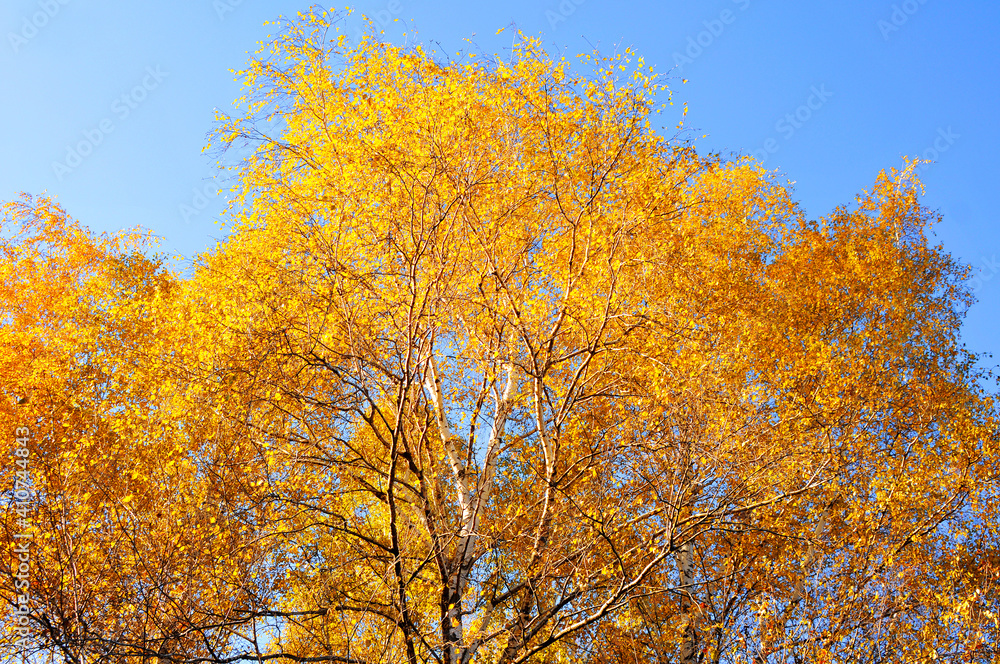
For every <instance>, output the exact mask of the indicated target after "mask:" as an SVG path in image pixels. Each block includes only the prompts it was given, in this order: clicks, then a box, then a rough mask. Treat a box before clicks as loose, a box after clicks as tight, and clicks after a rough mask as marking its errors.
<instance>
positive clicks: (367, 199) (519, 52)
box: [5, 10, 998, 664]
mask: <svg viewBox="0 0 1000 664" xmlns="http://www.w3.org/2000/svg"><path fill="white" fill-rule="evenodd" d="M336 28H337V26H336V22H335V21H334V20H333V18H332V17H331V16H329V15H327V14H325V13H324V12H322V11H319V10H315V11H313V12H311V13H308V14H305V15H303V16H302V17H301V18H300V19H299V20H296V21H291V22H286V23H283V24H281V26H280V31H279V34H278V36H277V37H275V38H274V40H273V41H272V42H270V43H268V44H266V45H265V46H264V48H263V49H262V50H261V52H259V53H258V55H257V56H256V57H255V58H254V59H253V60H252V61H251V62H250V64H249V65H248V68H247V69H246V70H245V71H244V72H242V76H243V79H244V82H245V85H246V95H245V96H244V97H243V98H242V100H241V101H242V104H243V105H242V107H241V111H240V114H238V115H236V116H234V117H222V118H220V126H219V131H218V133H217V135H216V139H215V140H216V141H217V142H218V143H219V144H220V145H222V146H224V147H225V148H226V149H227V150H229V152H227V153H226V154H228V155H235V156H236V158H237V160H236V161H235V162H234V169H235V176H236V180H235V191H236V194H237V197H236V199H235V200H234V203H233V205H232V208H231V210H230V212H229V214H230V221H231V222H232V226H231V229H230V232H229V236H228V237H227V239H226V240H225V241H224V242H221V243H220V244H219V246H217V247H216V248H214V249H213V250H212V251H209V252H207V253H205V254H204V255H202V256H201V257H200V258H199V259H198V261H197V265H196V269H195V270H194V272H193V274H192V275H191V276H189V277H186V278H181V277H180V276H176V277H175V278H173V279H172V280H171V284H172V285H171V287H170V288H168V289H164V290H163V293H162V294H161V295H158V296H157V297H156V298H155V303H156V304H155V308H156V312H157V313H156V317H155V320H156V325H155V326H154V327H155V329H156V333H155V335H154V336H155V337H156V339H158V340H157V341H156V342H155V343H153V342H150V343H149V344H147V347H148V348H149V349H150V351H149V352H147V353H143V354H132V355H127V354H126V355H127V356H128V357H130V358H131V360H130V361H131V362H132V365H131V366H132V368H131V369H130V370H129V371H130V373H129V374H127V375H128V376H133V377H135V380H133V382H132V383H129V384H130V385H131V386H132V387H134V390H135V392H134V393H133V392H127V393H123V394H125V396H122V397H121V400H122V401H124V402H126V403H127V402H128V401H129V400H130V399H134V400H138V399H140V398H141V399H145V400H146V401H148V402H149V403H153V404H156V407H155V408H154V407H149V408H147V409H145V410H144V413H145V414H144V417H145V418H146V420H145V422H146V424H145V425H144V426H145V427H146V430H147V431H148V432H150V433H148V434H144V435H143V436H141V437H140V440H141V441H143V444H144V445H149V446H152V448H155V449H160V448H159V447H157V446H162V449H163V450H168V449H169V450H175V449H176V450H181V451H182V453H179V456H178V458H177V460H176V462H175V463H176V464H177V466H178V467H179V468H182V469H184V474H183V481H184V483H185V484H184V486H188V487H190V491H192V492H198V495H199V500H198V501H196V504H194V505H188V504H187V503H186V502H185V501H184V499H183V498H182V497H181V496H180V495H172V494H157V493H155V492H154V493H150V494H149V497H148V499H146V500H145V502H143V503H142V505H141V507H137V508H136V509H137V512H136V515H137V517H142V516H149V515H150V514H155V513H157V512H153V510H154V509H157V510H158V509H159V507H158V505H159V503H157V502H156V501H157V500H158V501H160V502H161V503H164V504H167V505H169V506H171V507H170V509H171V510H173V511H172V512H171V513H170V515H169V518H164V519H163V521H162V524H163V525H162V527H163V528H164V531H163V533H162V535H160V537H161V541H162V539H164V538H165V539H168V540H169V539H170V538H180V539H177V541H179V542H183V544H184V546H185V547H188V548H190V547H195V548H197V547H200V548H201V550H202V551H203V552H208V553H207V554H203V555H202V556H201V557H197V556H194V557H192V555H191V554H190V553H188V554H184V553H183V550H182V549H179V548H177V549H169V550H167V551H166V552H161V554H160V555H161V556H162V557H161V558H160V560H161V561H162V562H161V563H160V565H161V566H162V567H163V568H164V569H170V570H177V572H178V573H180V570H185V572H184V573H185V574H186V575H187V579H186V581H185V587H191V588H195V589H196V591H195V592H194V594H189V595H183V596H182V597H183V601H175V600H176V597H175V595H172V594H170V592H173V591H172V590H168V591H158V592H161V596H163V597H170V598H174V599H172V601H174V603H173V604H170V605H169V608H168V607H167V605H165V604H156V603H147V604H146V605H144V606H137V607H133V608H130V609H128V611H131V613H126V609H125V608H121V609H116V611H117V612H118V613H117V614H116V615H118V616H126V615H128V616H131V618H129V620H127V621H126V620H125V619H124V618H122V619H121V620H119V622H118V623H114V624H115V625H119V626H120V627H119V631H118V632H114V630H113V629H112V626H111V623H107V622H101V621H96V620H95V619H94V617H95V616H94V613H93V611H94V610H95V608H91V609H89V611H91V612H90V613H87V612H82V613H81V612H78V613H72V612H69V613H64V614H59V615H60V616H61V620H62V621H63V624H64V625H65V627H64V628H61V629H60V630H58V631H52V632H49V633H47V634H46V635H45V636H44V639H43V641H45V640H46V639H47V641H45V643H47V644H48V645H50V646H52V647H57V648H60V649H61V651H60V652H62V653H79V652H81V648H82V647H83V646H84V645H85V646H86V648H87V652H88V653H89V654H88V655H87V656H85V657H84V656H80V655H77V654H74V655H73V656H72V657H71V656H69V655H64V657H65V658H66V661H81V662H82V661H85V660H86V661H89V660H90V659H95V658H103V659H107V660H115V661H131V660H136V661H138V660H144V661H148V660H149V659H150V658H153V657H155V658H157V659H158V660H160V661H170V662H177V663H179V664H180V663H184V664H196V663H200V662H219V663H227V664H228V663H232V662H240V661H247V662H250V661H270V660H287V661H298V662H345V663H346V662H351V663H357V664H368V663H375V662H406V663H408V664H417V663H424V662H439V663H442V664H459V663H461V664H467V663H469V662H503V663H511V664H513V663H520V662H555V661H578V662H592V663H595V664H596V663H599V662H609V663H610V662H648V661H657V662H779V661H780V662H787V661H828V662H833V661H844V662H847V661H850V662H867V661H871V662H875V661H880V662H881V661H922V660H925V659H927V658H931V659H933V658H934V657H937V658H942V657H952V658H956V657H958V658H962V657H964V658H966V659H968V660H970V661H991V658H993V657H995V654H996V649H997V627H996V626H997V622H996V611H997V608H998V607H997V606H996V600H995V597H996V594H995V593H992V592H991V590H992V589H993V588H995V584H996V573H997V569H998V568H997V528H996V524H997V519H996V504H997V503H996V501H995V497H996V495H997V479H998V475H997V449H996V446H997V428H996V412H995V404H994V402H993V398H992V396H991V395H990V394H989V393H988V392H987V391H986V390H985V389H984V388H983V387H982V386H981V379H982V378H983V375H982V373H981V372H979V371H978V370H977V369H976V359H977V358H976V357H975V356H974V355H971V354H970V353H968V352H967V351H966V350H965V349H964V348H963V347H962V346H961V344H960V342H959V337H958V334H959V331H960V323H961V317H962V315H963V313H964V311H965V308H966V307H967V306H968V305H969V304H970V302H971V297H970V294H969V291H968V288H967V286H966V285H965V282H964V279H965V278H966V277H967V276H968V275H967V271H966V269H965V268H964V267H963V266H961V265H960V264H958V263H956V262H955V261H954V260H953V259H952V258H951V257H950V256H948V255H947V254H946V253H945V252H944V251H943V250H942V249H941V248H940V247H933V246H930V244H929V243H928V240H927V229H928V228H929V226H930V225H931V224H932V223H933V222H934V221H935V218H934V215H932V214H931V213H929V212H928V211H927V210H926V209H925V208H923V207H922V206H921V205H920V203H919V194H920V183H919V181H918V180H917V178H916V175H915V173H914V166H915V164H913V163H906V164H905V165H904V166H903V167H902V168H901V169H899V170H896V169H890V170H887V171H885V172H883V173H881V174H879V175H878V177H877V178H876V181H875V184H874V186H873V187H872V189H871V190H870V191H867V192H862V194H860V195H859V196H858V198H857V201H856V202H855V204H854V205H852V206H851V207H849V208H847V207H845V208H840V209H837V210H835V211H833V212H832V213H831V214H829V215H827V216H825V217H822V218H820V219H817V220H811V219H807V218H806V217H805V215H804V214H803V213H802V211H801V209H800V208H799V207H798V206H797V205H796V203H795V202H794V201H793V200H792V199H791V197H790V194H789V191H788V189H787V188H786V187H785V186H783V185H782V184H781V183H780V182H779V181H778V180H777V178H775V177H774V175H773V174H771V173H768V172H766V171H764V170H763V169H761V168H760V167H759V166H757V165H756V164H755V163H753V162H752V161H751V160H736V161H725V160H723V159H721V158H719V157H716V156H704V155H699V154H697V153H696V152H695V151H694V150H693V149H692V148H691V147H690V146H689V145H688V144H686V143H684V142H683V141H681V140H679V139H678V137H677V135H676V134H671V135H670V136H666V135H663V134H662V133H661V131H660V130H659V129H658V128H657V127H656V126H655V123H656V122H657V118H659V117H660V116H659V115H657V110H658V109H659V106H658V104H659V103H661V102H662V101H663V100H669V90H668V89H667V88H666V86H665V85H664V84H663V83H662V82H660V81H659V79H658V78H657V77H656V76H655V75H654V74H652V73H651V71H650V69H649V67H647V66H646V64H645V63H644V62H643V61H642V59H641V58H639V57H638V56H636V55H635V54H634V53H632V52H631V51H630V50H626V51H625V52H624V53H620V54H618V55H615V56H612V57H601V56H600V55H599V54H596V53H594V54H590V55H589V56H584V57H583V58H582V62H581V63H578V64H577V65H576V67H577V68H579V69H581V70H582V71H584V72H585V73H580V72H579V71H577V70H574V68H573V67H572V66H571V65H570V63H569V62H568V61H566V60H554V59H552V58H550V57H549V56H548V55H547V54H546V53H545V52H544V50H543V49H542V48H541V46H540V44H539V42H538V41H537V40H533V39H530V38H527V37H524V36H523V35H522V36H520V40H519V41H518V42H517V44H516V48H515V49H514V51H513V52H512V53H511V54H510V55H509V56H508V57H505V58H482V57H474V56H471V55H470V56H468V57H466V58H465V59H463V60H461V61H458V62H455V61H448V62H440V61H437V60H435V59H434V58H433V57H431V56H430V55H428V54H427V53H425V52H424V51H422V50H421V49H420V48H419V47H410V48H398V47H393V46H390V45H386V44H383V43H380V42H379V41H378V40H376V39H375V38H374V37H371V36H369V37H368V38H366V39H365V40H363V41H362V42H361V43H360V44H354V45H351V44H349V43H347V41H346V39H345V38H344V37H342V36H340V35H339V34H338V32H337V30H336ZM268 119H270V120H274V119H280V120H281V122H279V123H271V124H272V126H274V125H277V126H280V127H282V129H281V131H280V132H279V133H278V134H276V135H268V134H266V133H262V132H261V131H260V127H261V126H263V125H262V124H261V121H262V120H268ZM8 297H10V296H9V295H8ZM7 330H8V328H5V332H6V331H7ZM140 378H141V380H139V379H140ZM33 380H34V379H33ZM122 380H125V381H126V382H127V381H128V380H129V379H127V378H124V377H123V378H122ZM6 389H10V390H12V389H14V388H13V387H8V388H6ZM146 401H144V403H145V402H146ZM6 412H11V413H12V412H13V411H5V413H6ZM11 417H13V415H9V414H5V418H11ZM38 417H52V415H41V414H40V415H38ZM101 417H103V418H104V419H105V420H106V421H112V420H114V418H118V417H121V412H120V411H119V410H118V409H116V408H114V407H112V408H108V409H106V410H105V411H104V414H103V415H102V416H101ZM154 432H156V433H154ZM53 445H54V446H55V447H54V448H53V451H58V449H59V444H58V443H55V442H53ZM181 457H183V460H182V458H181ZM185 460H186V461H185ZM143 463H152V461H145V462H143ZM188 464H190V465H188ZM164 472H166V471H164ZM172 472H176V471H172ZM151 477H158V475H155V474H153V475H151ZM170 477H173V476H170ZM74 481H75V482H77V484H74V485H73V486H77V485H79V486H82V484H80V483H81V482H83V480H82V479H81V478H77V479H76V480H74ZM71 484H72V483H71ZM149 486H150V487H151V488H150V491H152V490H153V488H155V487H156V486H158V485H156V484H155V483H151V484H150V485H149ZM68 490H69V485H67V488H59V489H58V491H68ZM54 498H55V496H53V498H52V499H54ZM74 509H76V510H78V511H79V510H81V509H82V508H80V507H76V508H74ZM185 519H187V520H186V521H185ZM171 521H172V522H174V523H176V524H177V525H176V527H174V528H170V527H168V526H169V524H170V523H171ZM134 523H135V522H133V524H134ZM185 525H186V526H188V528H187V530H184V529H183V528H182V526H185ZM109 528H110V530H109V533H111V534H113V533H115V532H117V531H115V529H114V527H110V526H109ZM134 528H135V526H134V525H133V529H134ZM139 532H143V531H142V530H141V529H140V530H139ZM150 532H152V530H150ZM157 532H159V531H157ZM183 533H187V534H183ZM109 536H110V535H109ZM185 538H186V539H185ZM133 541H137V540H133ZM155 541H156V540H152V541H151V542H150V544H149V545H148V546H146V545H143V547H138V548H137V549H136V553H135V554H131V555H134V556H136V557H137V556H139V555H141V552H149V551H152V550H154V549H153V548H152V543H153V542H155ZM171 541H173V540H171ZM97 551H98V549H94V550H93V552H92V553H91V558H88V560H91V561H92V569H94V570H100V569H102V568H101V565H100V564H99V560H98V559H97V558H96V556H97V555H98V553H97ZM147 555H148V554H147ZM185 556H187V557H185ZM206 557H208V558H212V559H213V560H218V561H221V563H218V562H217V563H208V562H207V560H206ZM180 561H185V565H186V566H183V565H180ZM192 561H201V562H192ZM220 564H221V565H222V567H223V569H222V570H221V571H220V570H219V569H218V566H219V565H220ZM136 575H137V576H136V577H135V579H136V580H135V581H134V582H133V583H134V584H135V586H136V587H141V588H159V587H160V586H157V585H156V577H155V576H152V575H151V574H150V571H149V570H145V571H143V570H141V569H139V568H137V571H136ZM46 583H47V584H50V585H46V586H45V589H46V590H45V592H46V593H47V594H45V597H46V599H45V601H43V602H40V603H39V605H38V606H37V607H36V608H35V611H34V613H33V614H32V615H33V620H34V621H35V622H36V623H39V624H45V621H46V620H50V617H51V616H53V615H56V614H55V613H54V612H55V610H56V609H55V608H54V607H55V604H56V603H57V600H58V599H59V598H61V597H64V596H65V594H66V593H69V592H70V589H73V588H76V585H74V584H70V585H69V586H68V587H64V586H60V585H58V584H57V583H56V581H55V577H52V581H51V582H49V581H46ZM74 583H76V582H74ZM5 592H6V591H5ZM94 592H95V594H94V595H93V597H94V600H93V601H94V603H95V606H96V602H97V601H98V599H100V598H103V597H111V596H114V597H119V598H125V597H126V596H127V593H126V592H125V586H124V585H118V586H115V589H114V593H117V594H113V593H112V591H111V589H101V590H100V591H98V590H95V591H94ZM101 593H105V594H101ZM164 593H165V594H164ZM8 596H9V595H8ZM199 599H207V600H209V601H207V602H205V603H204V604H202V605H198V603H197V601H196V600H199ZM171 612H172V613H171ZM168 613H169V615H171V616H172V620H173V622H172V623H170V624H171V626H172V627H171V629H170V630H165V631H164V630H161V631H159V632H155V633H150V632H148V631H146V632H144V631H142V630H140V629H132V627H134V626H135V625H136V624H139V623H141V622H142V621H141V620H139V618H141V619H142V620H145V621H147V623H145V624H155V625H158V626H159V625H163V624H165V623H164V616H166V615H168ZM74 657H76V659H74Z"/></svg>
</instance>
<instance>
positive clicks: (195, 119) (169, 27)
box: [0, 0, 1000, 352]
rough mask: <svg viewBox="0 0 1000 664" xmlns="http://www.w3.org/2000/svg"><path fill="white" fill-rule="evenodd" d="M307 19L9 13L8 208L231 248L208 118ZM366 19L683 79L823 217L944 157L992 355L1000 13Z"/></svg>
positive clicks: (0, 143) (958, 242)
mask: <svg viewBox="0 0 1000 664" xmlns="http://www.w3.org/2000/svg"><path fill="white" fill-rule="evenodd" d="M308 6H309V3H308V2H292V1H288V0H273V1H271V2H265V1H264V0H175V1H174V2H134V1H128V2H126V1H123V0H103V1H101V2H87V1H85V0H4V2H3V3H2V4H0V95H2V96H0V99H2V103H0V128H2V129H0V154H2V155H3V157H4V158H3V159H2V160H0V199H3V200H9V199H11V198H13V197H15V196H16V195H17V194H18V192H21V191H26V192H29V193H33V194H41V193H43V192H47V193H48V194H50V195H54V196H56V197H57V198H58V200H59V202H60V203H62V205H64V206H65V207H66V209H67V210H68V211H69V213H70V214H71V215H73V216H74V217H76V218H77V219H79V220H80V221H81V222H82V223H84V224H86V225H87V226H89V227H91V228H93V229H96V230H99V231H113V230H117V229H120V228H124V227H130V226H135V225H140V226H143V227H146V228H149V229H152V230H153V231H154V232H155V233H156V234H157V235H159V236H161V237H162V238H163V245H162V246H163V249H164V250H165V251H166V252H169V253H171V254H179V255H183V256H187V257H191V256H193V255H195V254H197V253H198V252H200V251H203V250H205V249H207V248H209V247H210V246H212V245H213V244H214V241H215V239H216V238H219V237H221V236H222V234H223V233H224V231H223V230H221V229H220V227H219V226H218V225H217V221H218V215H219V212H220V211H221V210H222V208H223V206H224V200H223V197H222V196H219V195H217V194H216V192H217V190H218V185H217V184H216V183H215V181H214V180H213V179H212V178H213V175H214V173H215V167H214V159H215V157H214V156H212V155H208V154H204V153H203V152H202V147H203V146H204V145H205V143H206V138H207V135H208V134H209V132H211V130H212V128H213V114H214V111H213V109H215V108H216V107H218V108H220V109H228V108H230V107H231V104H232V101H233V100H234V99H235V98H236V97H237V96H238V95H239V93H240V91H239V87H238V85H237V83H236V82H235V81H234V79H233V74H232V73H231V72H230V70H232V69H238V68H241V67H242V66H243V65H244V64H245V62H246V61H247V58H248V57H249V55H250V53H252V52H253V51H254V50H255V49H256V47H257V43H258V42H259V41H260V40H263V39H266V37H267V35H268V34H269V27H266V26H264V25H263V24H264V22H265V21H268V20H273V19H275V18H277V17H278V16H279V15H292V14H295V13H296V12H298V11H302V10H305V9H306V8H307V7H308ZM352 7H353V8H354V9H355V11H356V12H357V13H356V14H355V16H353V17H352V18H351V19H349V20H348V22H347V23H346V25H345V29H346V30H347V32H348V34H352V33H353V32H354V31H355V29H356V28H357V26H359V25H360V16H359V15H360V14H362V13H364V14H368V15H369V16H371V17H373V19H374V20H375V21H376V22H377V23H380V24H382V23H384V24H385V25H386V35H387V38H389V39H390V40H392V41H394V42H396V43H402V42H403V39H404V37H403V33H404V31H408V32H410V34H411V36H410V39H411V40H412V39H413V37H412V33H413V30H414V29H416V31H417V38H418V39H419V40H421V41H423V42H424V43H425V44H428V45H430V44H431V43H432V42H438V43H440V45H441V46H442V47H443V48H445V49H447V50H448V51H450V52H455V51H458V50H460V49H463V48H468V46H469V45H468V43H467V42H466V41H464V40H465V39H466V38H469V39H472V40H473V42H474V43H475V44H476V47H475V49H474V50H475V51H477V52H495V53H505V52H506V50H505V49H507V48H509V46H510V36H511V33H512V30H510V29H508V30H506V31H504V32H503V33H502V34H501V35H499V36H498V35H496V31H497V30H498V29H499V28H501V27H504V26H510V25H511V24H512V23H513V24H514V25H515V26H516V27H517V28H519V29H520V30H522V31H523V32H525V33H527V34H529V35H541V36H542V37H543V39H544V40H545V43H546V44H548V45H549V46H550V51H551V52H553V53H555V54H558V53H565V54H567V55H571V56H572V55H575V54H577V53H580V52H583V51H589V50H591V47H592V46H596V47H598V48H599V49H600V50H601V51H604V52H611V51H613V50H615V49H624V48H625V47H627V46H631V47H632V48H633V49H634V50H636V51H637V52H638V53H639V54H640V55H642V56H644V57H645V59H646V62H647V63H648V64H652V65H655V66H656V68H657V70H659V71H661V72H667V71H668V70H671V69H672V68H673V72H672V76H673V78H672V79H671V83H672V87H673V89H674V95H675V96H674V99H675V101H676V102H687V103H688V105H689V107H690V111H689V115H688V126H690V127H691V128H692V130H693V131H692V137H695V138H696V139H697V140H696V145H697V146H698V148H699V149H700V150H701V151H703V152H721V153H722V154H723V155H727V156H728V155H733V156H735V155H738V154H756V155H757V156H758V157H760V158H762V159H765V165H766V166H767V167H768V168H776V169H780V173H781V174H782V176H783V177H785V178H787V179H788V180H791V181H794V182H795V185H794V189H795V195H796V198H797V199H798V200H799V201H800V202H801V203H802V204H803V206H804V207H805V209H806V211H807V213H808V214H809V215H810V216H813V217H816V216H820V215H822V214H825V213H827V212H829V211H830V210H832V209H833V207H835V206H836V205H840V204H849V203H851V202H852V201H853V200H854V196H855V194H856V193H858V192H859V191H861V190H862V189H864V188H867V187H870V186H871V184H872V183H873V182H874V179H875V176H876V174H877V173H878V171H879V170H880V169H883V168H889V167H892V166H899V165H900V164H901V163H902V157H903V155H910V156H915V157H920V156H924V157H930V158H934V160H935V163H934V164H932V165H930V166H929V167H927V168H926V169H925V170H924V172H923V174H922V177H923V179H924V182H925V184H926V186H927V196H926V198H925V199H924V202H925V204H926V205H928V206H929V207H931V208H932V209H935V210H937V211H939V212H940V213H941V214H942V215H943V216H944V221H943V223H942V224H940V225H939V226H938V227H937V230H936V237H935V238H934V240H935V241H936V242H940V243H942V244H943V245H944V247H945V249H946V250H947V251H949V252H951V253H952V254H953V255H955V256H956V257H957V258H959V259H960V260H963V261H964V262H966V263H969V264H971V265H972V266H973V268H974V270H975V273H976V275H977V277H976V281H974V282H973V287H974V288H975V294H976V296H977V297H978V299H979V303H978V304H977V305H975V307H973V309H972V310H971V311H970V313H969V316H968V318H967V327H966V330H965V340H966V342H967V344H968V345H969V347H970V349H971V350H974V351H980V352H981V351H991V350H993V349H994V348H995V347H996V343H995V341H994V339H995V337H996V335H995V331H996V329H997V326H998V325H1000V306H998V305H1000V262H998V261H1000V230H998V222H1000V212H998V211H997V205H996V203H995V200H994V197H995V196H996V194H997V191H998V187H997V186H996V185H997V183H998V182H1000V125H998V123H997V120H996V119H997V118H998V117H1000V39H998V38H997V34H998V29H1000V3H997V2H995V0H990V1H987V0H951V1H950V2H945V0H838V1H837V2H832V1H828V2H822V1H819V2H790V1H783V2H782V1H778V0H706V1H704V2H692V1H680V0H661V1H659V2H630V1H618V2H609V1H601V0H561V1H560V0H538V1H535V2H507V3H473V2H468V1H461V2H459V1H458V0H437V1H435V2H428V1H422V2H418V1H417V0H364V1H361V2H358V3H356V4H354V5H352ZM391 19H399V20H398V21H396V22H392V21H391ZM270 29H273V26H272V27H271V28H270ZM682 78H684V79H687V80H688V82H687V83H681V79H682ZM674 119H676V118H674ZM670 120H671V119H670V118H668V119H667V121H668V122H669V121H670ZM669 129H670V127H668V130H669ZM703 134H705V135H707V136H705V137H702V135H703ZM81 143H82V144H83V147H82V149H80V150H77V148H79V147H80V146H81ZM71 151H72V152H71ZM74 152H75V153H76V156H74V154H73V153H74ZM82 152H86V153H87V154H85V155H83V154H80V153H82Z"/></svg>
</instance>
